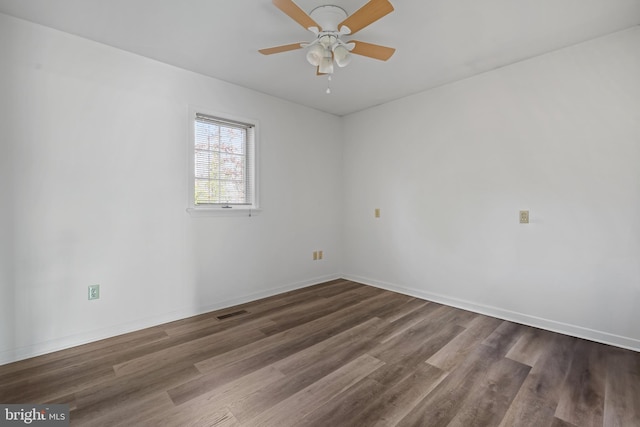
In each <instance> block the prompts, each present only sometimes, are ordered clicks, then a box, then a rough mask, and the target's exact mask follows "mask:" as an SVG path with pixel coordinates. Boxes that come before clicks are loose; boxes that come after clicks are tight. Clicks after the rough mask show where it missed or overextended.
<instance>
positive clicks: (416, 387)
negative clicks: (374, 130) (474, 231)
mask: <svg viewBox="0 0 640 427" xmlns="http://www.w3.org/2000/svg"><path fill="white" fill-rule="evenodd" d="M233 313H236V314H235V315H230V314H233ZM227 315H230V316H227ZM0 402H2V403H67V404H69V405H70V408H71V424H72V425H78V426H107V425H114V426H277V427H284V426H323V427H325V426H465V427H466V426H505V427H512V426H532V427H544V426H549V427H561V426H565V427H567V426H574V427H588V426H622V427H633V426H640V353H636V352H633V351H628V350H622V349H619V348H615V347H611V346H606V345H602V344H597V343H593V342H590V341H585V340H581V339H577V338H573V337H568V336H564V335H560V334H556V333H553V332H548V331H543V330H539V329H535V328H531V327H528V326H523V325H518V324H515V323H511V322H507V321H502V320H499V319H495V318H491V317H487V316H483V315H480V314H476V313H471V312H468V311H464V310H460V309H456V308H452V307H448V306H444V305H440V304H437V303H433V302H428V301H423V300H420V299H417V298H412V297H409V296H406V295H400V294H396V293H393V292H389V291H385V290H381V289H377V288H373V287H370V286H365V285H361V284H358V283H354V282H351V281H346V280H335V281H332V282H328V283H324V284H321V285H317V286H313V287H309V288H306V289H302V290H298V291H293V292H288V293H285V294H282V295H277V296H273V297H270V298H266V299H263V300H259V301H255V302H251V303H248V304H243V305H241V306H237V307H232V308H229V309H225V310H221V311H217V312H212V313H208V314H204V315H201V316H196V317H192V318H188V319H184V320H180V321H177V322H172V323H168V324H165V325H161V326H157V327H153V328H149V329H145V330H142V331H138V332H134V333H130V334H126V335H122V336H118V337H114V338H110V339H107V340H103V341H99V342H95V343H91V344H87V345H84V346H80V347H75V348H72V349H68V350H64V351H60V352H56V353H52V354H48V355H45V356H40V357H36V358H32V359H28V360H24V361H20V362H16V363H13V364H9V365H4V366H0Z"/></svg>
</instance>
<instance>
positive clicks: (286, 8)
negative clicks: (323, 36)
mask: <svg viewBox="0 0 640 427" xmlns="http://www.w3.org/2000/svg"><path fill="white" fill-rule="evenodd" d="M272 1H273V4H274V5H275V6H276V7H277V8H278V9H280V10H281V11H283V12H284V13H285V14H286V15H287V16H289V18H291V19H293V20H294V21H296V22H297V23H298V24H300V25H302V27H303V28H304V29H306V30H310V31H313V32H318V31H320V30H322V29H321V28H320V25H318V24H317V23H316V21H314V20H313V19H311V17H310V16H309V15H307V13H306V12H305V11H304V10H302V9H300V7H299V6H298V5H297V4H295V3H294V2H293V0H272ZM312 28H315V29H316V30H315V31H314V30H312Z"/></svg>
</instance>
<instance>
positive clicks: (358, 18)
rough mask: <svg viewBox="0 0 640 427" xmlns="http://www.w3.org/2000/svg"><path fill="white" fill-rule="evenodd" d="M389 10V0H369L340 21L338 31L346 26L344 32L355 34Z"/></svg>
mask: <svg viewBox="0 0 640 427" xmlns="http://www.w3.org/2000/svg"><path fill="white" fill-rule="evenodd" d="M274 2H275V0H274ZM391 12H393V5H392V4H391V3H389V0H370V1H369V2H368V3H367V4H365V5H364V6H362V7H361V8H360V9H358V10H356V11H355V12H353V14H352V15H351V16H349V17H348V18H347V19H345V20H344V21H342V22H341V23H340V24H339V25H338V31H341V32H342V31H343V29H342V27H347V28H348V29H349V30H350V31H349V32H347V33H346V34H355V33H356V32H358V31H360V30H361V29H363V28H364V27H366V26H367V25H369V24H371V23H373V22H376V21H377V20H378V19H380V18H382V17H383V16H385V15H387V14H389V13H391Z"/></svg>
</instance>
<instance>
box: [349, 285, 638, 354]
mask: <svg viewBox="0 0 640 427" xmlns="http://www.w3.org/2000/svg"><path fill="white" fill-rule="evenodd" d="M342 277H343V278H345V279H348V280H352V281H354V282H358V283H362V284H365V285H370V286H374V287H376V288H381V289H386V290H388V291H393V292H398V293H401V294H404V295H409V296H412V297H416V298H420V299H424V300H428V301H433V302H437V303H440V304H444V305H448V306H451V307H456V308H461V309H463V310H468V311H473V312H474V313H480V314H484V315H487V316H491V317H496V318H498V319H503V320H508V321H511V322H515V323H520V324H523V325H527V326H533V327H535V328H539V329H546V330H548V331H552V332H558V333H560V334H564V335H570V336H573V337H577V338H583V339H586V340H590V341H595V342H599V343H602V344H608V345H613V346H616V347H621V348H625V349H628V350H633V351H638V352H640V340H637V339H635V338H629V337H624V336H620V335H615V334H611V333H608V332H602V331H597V330H594V329H589V328H584V327H582V326H577V325H572V324H568V323H563V322H558V321H555V320H550V319H544V318H541V317H536V316H531V315H528V314H525V313H518V312H515V311H510V310H505V309H502V308H499V307H493V306H489V305H484V304H478V303H474V302H472V301H467V300H463V299H459V298H453V297H449V296H446V295H441V294H436V293H432V292H427V291H423V290H419V289H414V288H410V287H405V286H398V285H395V284H392V283H386V282H381V281H379V280H374V279H370V278H366V277H361V276H356V275H351V274H345V275H343V276H342Z"/></svg>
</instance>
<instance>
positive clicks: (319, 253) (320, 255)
mask: <svg viewBox="0 0 640 427" xmlns="http://www.w3.org/2000/svg"><path fill="white" fill-rule="evenodd" d="M322 256H323V254H322V251H318V259H322Z"/></svg>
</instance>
